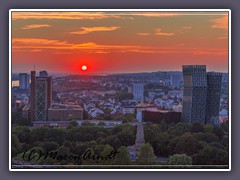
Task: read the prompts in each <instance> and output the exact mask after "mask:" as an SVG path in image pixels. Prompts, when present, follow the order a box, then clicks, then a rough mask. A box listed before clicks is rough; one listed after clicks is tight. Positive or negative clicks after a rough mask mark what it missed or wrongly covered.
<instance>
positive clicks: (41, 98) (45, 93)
mask: <svg viewBox="0 0 240 180" xmlns="http://www.w3.org/2000/svg"><path fill="white" fill-rule="evenodd" d="M51 104H52V77H41V76H39V77H36V87H35V121H46V120H47V119H48V118H47V117H48V108H50V107H51Z"/></svg>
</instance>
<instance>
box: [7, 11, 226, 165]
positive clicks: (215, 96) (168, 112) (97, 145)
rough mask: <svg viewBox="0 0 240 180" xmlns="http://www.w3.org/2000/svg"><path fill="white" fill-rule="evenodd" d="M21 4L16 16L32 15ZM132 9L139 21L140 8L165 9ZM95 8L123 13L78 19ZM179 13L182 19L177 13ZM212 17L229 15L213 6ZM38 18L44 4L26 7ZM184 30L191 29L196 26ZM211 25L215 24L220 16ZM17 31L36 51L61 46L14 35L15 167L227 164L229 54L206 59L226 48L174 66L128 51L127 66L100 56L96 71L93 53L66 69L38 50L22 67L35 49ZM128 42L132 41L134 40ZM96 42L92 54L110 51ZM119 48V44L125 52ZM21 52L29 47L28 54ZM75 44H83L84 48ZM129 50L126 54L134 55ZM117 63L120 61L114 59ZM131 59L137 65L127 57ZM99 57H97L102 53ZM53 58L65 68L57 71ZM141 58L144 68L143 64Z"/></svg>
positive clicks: (83, 32)
mask: <svg viewBox="0 0 240 180" xmlns="http://www.w3.org/2000/svg"><path fill="white" fill-rule="evenodd" d="M21 13H22V12H15V14H13V21H19V22H21V21H23V22H24V21H26V19H28V18H27V15H23V14H21ZM28 13H29V12H28ZM68 13H69V14H67V12H62V15H63V19H65V20H66V19H67V18H66V17H68V18H70V17H71V16H72V15H74V16H75V15H76V14H71V13H70V12H68ZM145 13H146V12H145ZM66 14H67V15H66ZM129 15H131V16H129V17H128V16H127V17H128V18H127V21H134V20H135V18H136V19H137V16H144V18H146V17H147V18H153V20H154V18H159V17H161V18H162V16H163V14H154V13H153V14H147V13H146V14H144V13H143V15H142V14H141V15H139V14H138V15H136V14H134V13H133V14H129ZM47 16H49V18H50V19H51V20H52V21H53V20H55V21H56V23H57V20H56V19H54V18H56V16H57V15H56V14H48V13H47V14H46V17H47ZM64 16H65V17H64ZM76 16H77V15H76ZM89 16H90V17H89ZM95 16H97V17H98V16H101V18H103V19H104V20H106V18H108V16H110V17H111V16H112V17H111V18H113V19H121V18H123V17H125V16H121V15H119V14H116V15H115V14H114V13H113V14H110V15H108V14H106V15H104V14H102V13H100V14H97V15H92V14H91V13H90V12H89V13H87V14H84V15H82V18H78V20H80V21H81V20H82V19H84V20H87V21H91V20H92V19H96V17H95ZM105 16H107V17H105ZM118 16H119V17H118ZM165 16H167V17H168V18H172V14H164V17H165ZM178 16H180V17H181V18H185V16H183V17H182V16H181V14H180V15H178ZM204 16H205V17H206V16H207V15H204ZM209 16H210V17H212V16H220V20H222V19H225V16H227V15H226V14H224V13H223V14H221V15H216V14H214V13H213V14H211V15H209ZM40 17H41V18H43V19H44V17H45V15H44V13H43V14H41V16H40V14H38V13H37V12H36V14H34V13H32V14H31V13H30V14H29V19H30V20H32V19H34V20H35V21H38V20H39V19H41V18H40ZM77 17H79V14H78V16H77ZM174 17H175V16H174ZM187 17H189V15H187ZM191 17H192V16H191ZM74 18H75V17H74ZM74 18H73V19H74ZM85 18H86V19H85ZM178 18H179V17H178ZM97 19H98V20H99V19H100V18H97ZM121 20H122V19H121ZM148 20H149V19H148ZM67 21H68V20H67ZM99 21H100V20H99ZM124 21H125V18H124ZM23 22H22V23H23ZM111 22H114V21H111ZM210 22H211V21H210ZM219 22H220V23H221V21H217V24H218V25H219ZM82 23H84V22H82ZM107 23H109V22H107ZM215 25H216V24H215ZM13 26H14V27H16V26H17V24H16V25H15V24H14V23H13ZM50 26H52V25H46V24H45V25H44V24H42V25H41V26H40V24H38V25H37V24H34V25H32V26H31V25H28V26H27V25H26V23H23V28H22V29H24V30H26V29H27V30H29V29H35V30H36V29H41V28H48V27H50ZM84 26H85V25H84ZM216 26H217V25H216ZM125 28H126V27H125ZM221 28H222V27H221ZM117 29H120V27H118V28H117V27H115V28H114V27H112V28H106V27H105V28H103V27H100V26H99V27H95V29H94V28H90V27H89V28H83V27H82V29H81V31H76V32H73V31H72V32H71V34H78V35H81V36H82V35H83V36H84V35H86V34H88V33H94V32H95V31H96V32H100V31H115V30H117ZM183 29H185V30H186V29H187V30H190V29H192V27H191V28H189V27H188V28H183ZM193 29H194V28H193ZM212 29H214V30H215V26H214V25H212ZM223 29H224V30H223V32H222V33H223V35H225V34H226V32H225V29H226V28H225V27H224V28H223ZM156 33H158V36H164V38H166V37H169V36H172V35H173V34H174V33H172V34H171V33H163V32H161V31H160V30H159V31H158V32H156ZM161 33H162V34H161ZM16 34H17V33H16ZM36 34H39V32H36ZM16 36H17V35H16ZM138 36H144V37H145V36H149V34H146V33H145V34H144V33H140V35H139V34H138ZM99 37H100V35H99ZM95 38H98V37H97V36H96V37H95ZM19 39H22V40H24V42H27V43H30V44H31V45H32V46H36V44H37V46H38V48H39V49H38V50H37V49H35V48H36V47H33V50H35V52H37V53H39V52H41V51H48V50H47V48H49V49H51V50H52V47H50V46H55V45H54V43H56V42H55V41H50V40H49V41H48V42H45V41H43V40H40V41H39V42H37V43H36V42H35V41H37V39H35V40H32V41H28V40H26V38H25V39H23V37H21V38H19V37H14V39H13V51H15V52H14V53H15V54H14V55H13V73H12V89H11V121H12V122H11V123H12V127H11V132H12V136H11V142H12V150H11V155H12V159H11V163H12V168H13V169H18V168H23V169H32V168H34V169H36V168H41V169H44V168H79V169H82V168H96V166H97V167H98V168H99V167H100V168H103V169H104V168H109V167H110V168H125V169H126V168H135V169H137V168H153V167H154V168H157V169H164V168H167V169H169V168H172V169H178V168H180V169H181V168H183V169H184V168H192V169H194V168H202V169H209V168H210V169H228V168H229V111H230V110H229V74H228V69H227V68H228V65H227V64H226V66H224V65H223V64H225V61H227V62H228V59H227V58H226V59H225V60H224V62H220V60H219V64H215V66H213V65H214V63H210V61H209V63H210V64H209V63H208V61H206V60H205V58H208V56H210V58H212V59H214V58H215V56H217V57H218V58H219V59H221V58H222V59H224V58H225V57H227V56H225V55H226V54H225V53H224V52H223V51H221V53H223V54H221V53H220V52H219V53H220V55H219V54H217V55H216V53H215V52H214V53H213V55H212V56H213V57H211V55H210V54H209V53H203V54H204V55H203V56H204V57H202V58H203V59H201V58H199V55H198V58H197V59H198V60H197V61H195V62H193V63H188V62H186V64H185V62H180V64H173V66H172V65H169V64H166V66H169V68H168V69H167V67H164V66H165V65H163V66H161V65H156V67H154V65H153V66H148V63H150V64H151V62H149V61H148V60H147V59H146V60H145V61H144V58H143V59H141V62H139V64H137V63H135V62H134V61H133V62H131V60H129V66H128V63H127V62H123V63H124V64H125V65H126V67H124V68H123V67H121V63H122V62H121V61H117V62H116V64H118V65H119V66H118V67H117V66H116V67H117V68H118V69H116V67H115V66H114V65H111V66H112V68H111V66H110V65H103V64H101V63H100V65H99V67H100V66H102V68H100V69H104V68H105V67H106V69H109V71H107V70H104V72H103V71H100V70H97V68H96V67H95V70H94V68H93V63H92V62H91V60H88V61H89V62H88V61H86V60H83V61H81V60H79V63H78V64H77V65H76V67H77V68H78V69H74V70H73V69H71V70H70V71H68V70H67V69H65V70H66V71H65V70H64V71H62V72H61V71H60V70H59V69H64V67H58V66H59V65H58V63H57V62H56V60H55V61H54V63H55V64H56V66H55V65H50V63H47V64H46V66H45V67H44V62H42V61H40V60H38V57H36V59H37V60H35V62H36V64H35V62H34V63H32V64H31V67H30V66H29V65H30V64H29V63H28V62H27V63H26V68H25V69H24V68H23V66H19V62H21V61H22V63H23V64H24V63H25V62H24V60H21V59H22V57H24V58H25V57H28V58H34V57H33V56H32V55H31V53H29V51H31V50H29V48H30V46H29V47H28V46H26V45H25V44H24V43H23V41H22V42H20V40H19ZM225 39H226V38H222V39H221V41H222V40H223V41H224V42H222V43H223V46H225V45H226V43H227V41H226V40H225ZM33 41H34V42H33ZM142 41H143V40H142ZM14 43H16V44H14ZM35 43H36V44H35ZM58 43H59V44H60V45H59V46H62V44H64V45H66V44H65V42H64V43H60V42H58ZM140 43H141V41H140ZM20 45H21V46H22V47H21V48H22V49H23V50H21V48H20ZM90 45H91V44H90ZM40 46H43V47H40ZM67 46H68V45H67ZM70 46H72V45H70ZM76 46H78V45H76ZM79 46H80V45H79ZM119 46H120V45H119ZM180 46H184V45H180ZM212 46H213V44H212ZM216 46H220V45H219V44H217V45H216ZM94 47H95V45H94ZM14 48H15V49H14ZM41 48H42V50H40V49H41ZM111 48H113V49H115V50H116V49H117V48H116V47H107V48H106V49H105V48H104V50H109V51H110V50H111ZM121 48H122V47H121ZM121 48H120V49H121ZM129 48H130V49H132V50H133V46H131V47H129ZM214 48H215V47H214ZM218 48H219V47H218ZM53 49H55V48H53ZM61 49H63V51H66V49H67V48H63V47H61ZM70 49H71V48H70ZM100 49H101V48H100V47H97V48H96V49H95V50H94V51H97V52H95V53H96V54H97V55H98V54H100V56H102V54H104V55H105V53H103V52H100V53H99V51H100ZM120 49H117V51H121V50H120ZM140 49H141V48H140ZM215 49H216V48H215ZM92 50H93V49H92ZM115 50H114V51H115ZM22 51H23V52H22ZM25 51H26V53H25V54H22V53H24V52H25ZM78 51H85V50H84V48H83V50H81V49H78ZM87 51H88V50H87ZM124 51H125V50H124ZM142 51H149V49H148V50H146V49H144V50H143V49H142ZM209 51H210V50H209ZM35 52H34V53H35ZM18 53H20V54H19V57H20V59H18V60H14V59H15V58H16V57H18V56H17V55H18ZM87 53H89V52H87ZM112 53H114V52H112ZM127 53H130V54H127ZM131 53H132V52H124V53H123V54H124V56H127V57H132V55H131ZM138 53H140V54H141V53H142V52H137V55H138ZM168 53H170V52H168ZM28 54H29V55H28ZM106 54H108V53H106ZM126 54H127V55H126ZM147 54H149V52H147ZM156 54H157V53H156ZM170 54H171V53H170ZM97 55H96V57H97ZM205 55H206V57H205ZM39 56H41V58H42V57H44V56H46V57H47V58H48V57H49V56H52V55H51V54H49V55H47V54H45V53H44V55H39ZM116 56H117V55H116ZM140 56H141V55H140ZM140 56H139V57H140ZM144 56H145V55H144ZM160 56H161V54H160ZM187 56H188V55H186V57H187ZM220 56H223V57H220ZM89 57H90V56H89ZM139 57H137V58H139ZM183 57H184V56H183ZM101 58H102V57H101ZM106 58H107V57H106ZM117 58H118V57H117ZM133 58H135V57H133ZM86 59H88V58H86ZM176 59H177V57H176ZM14 61H16V63H15V64H16V65H15V64H14ZM60 61H62V60H60V59H59V63H60ZM102 61H103V60H102ZM107 61H110V60H107ZM222 61H223V60H222ZM17 62H18V63H17ZM174 62H175V61H174ZM205 62H206V63H205ZM103 63H104V62H103ZM111 63H113V64H114V61H113V62H111ZM131 63H133V64H134V66H132V65H130V64H131ZM178 63H179V62H178ZM220 64H221V65H220ZM95 65H96V66H97V61H96V64H95ZM218 65H219V68H218ZM18 66H19V68H18ZM63 66H64V65H63ZM53 67H54V68H57V67H58V68H59V69H58V70H55V69H54V68H53ZM67 67H69V66H66V68H67ZM144 67H145V68H146V70H143V69H144ZM213 67H214V68H213ZM114 69H115V70H114ZM112 70H113V71H112ZM79 72H80V73H79ZM109 165H110V166H109Z"/></svg>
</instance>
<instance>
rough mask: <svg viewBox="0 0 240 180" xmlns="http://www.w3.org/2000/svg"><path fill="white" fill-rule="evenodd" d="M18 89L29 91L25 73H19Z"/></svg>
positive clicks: (27, 78) (27, 77)
mask: <svg viewBox="0 0 240 180" xmlns="http://www.w3.org/2000/svg"><path fill="white" fill-rule="evenodd" d="M19 88H20V89H29V76H28V74H27V73H19Z"/></svg>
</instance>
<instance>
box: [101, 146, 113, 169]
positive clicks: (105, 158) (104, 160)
mask: <svg viewBox="0 0 240 180" xmlns="http://www.w3.org/2000/svg"><path fill="white" fill-rule="evenodd" d="M113 151H114V149H113V147H112V146H110V145H106V146H105V147H104V148H103V150H102V152H101V153H100V155H101V158H100V161H99V162H100V164H108V165H109V164H114V161H115V157H110V156H109V155H110V154H111V153H112V152H113Z"/></svg>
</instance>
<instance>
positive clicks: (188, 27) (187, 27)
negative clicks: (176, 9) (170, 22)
mask: <svg viewBox="0 0 240 180" xmlns="http://www.w3.org/2000/svg"><path fill="white" fill-rule="evenodd" d="M181 28H182V29H192V27H191V26H184V27H181Z"/></svg>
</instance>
